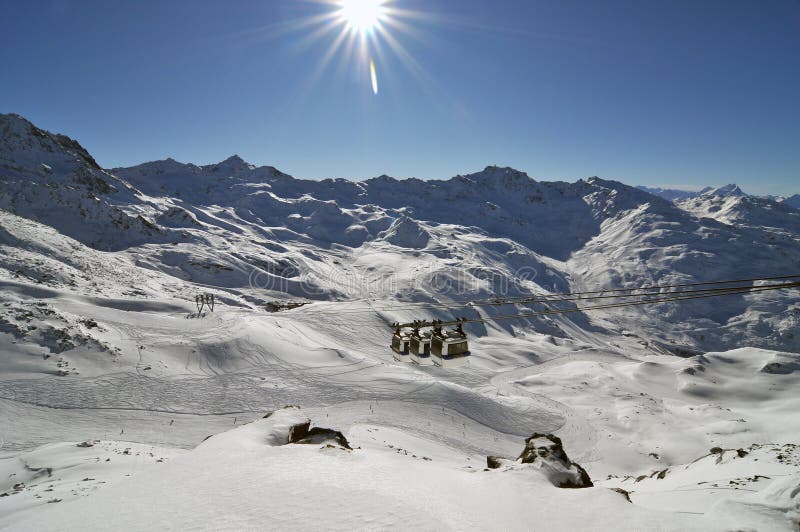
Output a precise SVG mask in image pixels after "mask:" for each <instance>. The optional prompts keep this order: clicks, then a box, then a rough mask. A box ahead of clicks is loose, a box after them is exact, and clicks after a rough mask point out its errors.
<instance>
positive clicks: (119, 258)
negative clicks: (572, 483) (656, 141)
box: [0, 115, 800, 531]
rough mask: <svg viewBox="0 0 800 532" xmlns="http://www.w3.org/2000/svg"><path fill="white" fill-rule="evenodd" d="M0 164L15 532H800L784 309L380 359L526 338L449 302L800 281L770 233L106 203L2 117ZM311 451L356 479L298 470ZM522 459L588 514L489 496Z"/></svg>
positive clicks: (302, 208) (232, 164)
mask: <svg viewBox="0 0 800 532" xmlns="http://www.w3.org/2000/svg"><path fill="white" fill-rule="evenodd" d="M0 140H1V142H0V185H2V186H0V529H8V530H37V531H38V530H56V529H57V530H91V529H107V528H109V527H113V528H115V529H119V530H153V529H176V530H183V529H208V530H220V529H228V530H238V529H288V528H292V529H334V530H352V529H387V528H390V529H391V528H393V529H420V530H447V529H453V530H467V529H476V530H477V529H480V530H530V529H543V530H796V529H797V527H798V526H800V506H799V505H800V449H798V447H797V445H798V444H800V441H798V440H800V416H798V415H797V412H798V411H800V394H798V393H797V391H798V390H800V355H799V354H798V353H800V336H798V335H797V330H798V328H797V325H798V321H800V303H798V293H797V291H794V292H792V291H785V292H783V291H781V292H765V293H759V294H755V293H754V294H747V295H739V296H732V297H726V298H721V299H716V300H700V301H688V302H681V303H667V304H661V305H657V306H652V307H631V308H626V309H610V310H606V311H602V312H596V313H575V314H565V315H553V316H549V317H547V316H540V317H536V318H517V319H512V320H504V321H497V322H487V323H486V324H483V325H481V324H470V325H468V326H467V327H466V330H467V332H468V333H469V334H470V347H471V350H472V353H473V356H472V357H471V359H470V362H469V364H468V365H466V366H464V367H461V368H457V369H446V368H438V367H419V366H415V365H410V364H400V363H396V362H394V361H393V360H392V357H391V352H390V349H389V343H390V336H391V328H390V327H389V325H390V324H391V323H392V322H395V321H401V322H403V321H410V320H414V319H418V318H427V319H431V318H442V319H452V318H454V317H460V316H468V317H478V316H500V315H507V314H514V313H518V312H530V311H531V310H541V307H529V306H521V305H505V306H498V307H495V306H458V305H463V302H465V301H474V300H483V299H488V298H492V297H497V296H498V295H504V296H508V297H513V296H516V295H524V294H530V293H537V294H548V293H565V292H570V291H576V290H595V289H598V288H615V287H632V286H643V285H650V284H659V283H661V284H664V283H673V282H674V283H682V282H697V281H707V280H712V279H725V278H738V277H748V276H764V275H770V274H796V273H800V272H799V271H794V270H795V269H796V268H797V265H798V264H800V260H798V259H800V234H799V233H798V231H800V228H799V227H798V223H797V216H798V213H800V211H796V210H795V209H793V208H791V207H790V206H788V205H789V204H788V203H786V202H784V203H777V202H774V201H772V200H768V199H763V198H751V197H749V196H746V195H740V194H738V193H737V194H733V193H732V190H733V189H730V190H728V189H726V191H718V193H709V192H708V191H706V193H705V194H702V195H698V196H696V197H690V198H686V199H680V200H679V201H677V203H671V202H668V201H665V200H662V199H660V198H657V197H655V196H652V195H650V194H648V193H646V192H644V191H641V190H636V189H634V188H632V187H628V186H626V185H623V184H621V183H615V182H610V181H604V180H600V179H597V178H593V179H589V180H586V181H583V180H581V181H578V182H576V183H546V182H539V181H534V180H532V179H530V178H529V177H528V176H527V175H525V174H522V173H520V172H516V171H514V170H511V169H502V168H493V167H492V168H487V169H486V170H485V171H483V172H480V173H478V174H473V175H471V176H459V177H456V178H453V179H452V180H448V181H421V180H406V181H402V182H401V181H396V180H393V179H391V178H388V177H385V176H384V177H381V178H376V179H373V180H368V181H366V182H360V183H356V182H351V181H346V180H326V181H322V182H310V181H303V180H298V179H294V178H292V177H290V176H287V175H285V174H283V173H281V172H279V171H278V170H276V169H274V168H270V167H264V168H256V167H253V166H252V165H248V164H247V163H245V162H244V161H242V160H241V159H239V158H236V157H233V158H231V159H228V160H227V161H223V162H222V163H219V164H217V165H209V166H204V167H200V166H195V165H191V164H182V163H178V162H176V161H172V160H167V161H158V162H154V163H147V164H145V165H140V166H138V167H134V168H129V169H114V170H112V171H107V170H103V169H101V168H99V166H97V165H96V163H94V160H93V159H92V158H91V155H89V153H88V152H86V150H84V149H83V148H82V147H80V146H79V145H77V143H75V142H74V141H72V140H70V139H68V138H67V137H63V136H56V135H51V134H49V133H47V132H43V131H42V130H39V129H37V128H35V126H33V125H32V124H30V123H28V122H27V121H25V120H24V119H22V118H20V117H16V116H14V115H0ZM712 192H713V191H712ZM723 192H724V194H723ZM201 292H207V293H211V294H214V296H215V299H216V302H217V303H216V306H215V309H214V312H209V311H208V310H205V311H204V312H203V313H202V314H198V312H197V308H196V307H195V302H194V297H195V295H197V294H198V293H201ZM276 302H277V303H280V304H285V303H290V302H303V303H306V304H305V305H304V306H301V307H298V308H292V309H290V310H283V311H280V312H269V311H268V308H270V307H269V304H270V303H276ZM459 302H461V303H459ZM423 303H424V304H439V303H444V304H446V305H444V306H443V307H438V308H426V309H420V308H418V307H417V305H420V304H423ZM286 405H299V406H301V407H302V410H300V409H297V408H289V409H285V408H284V407H285V406H286ZM268 412H275V413H274V414H273V415H272V416H270V417H269V418H267V419H264V415H265V414H267V413H268ZM304 419H310V420H311V423H312V426H316V427H327V428H332V429H336V430H340V431H342V433H343V434H344V435H345V436H346V437H347V439H348V441H349V444H350V446H351V447H352V450H347V449H343V448H341V447H339V446H337V445H333V446H328V445H327V444H326V443H317V444H311V445H303V444H288V445H286V444H285V442H286V439H287V434H288V430H289V427H290V426H291V425H292V424H293V423H296V422H298V421H302V420H304ZM534 432H539V433H553V434H555V435H557V436H559V437H560V438H561V439H562V441H563V445H564V449H565V450H566V452H567V453H568V455H569V458H570V459H571V460H573V461H574V462H576V463H578V464H580V465H581V466H583V467H584V468H585V469H586V471H587V472H588V474H589V476H590V477H591V479H592V480H593V481H594V487H592V488H585V489H561V488H557V487H555V486H554V485H552V484H551V483H550V481H548V479H547V477H546V475H544V474H543V472H542V471H541V470H540V469H537V468H536V467H533V464H516V465H514V466H509V467H503V468H500V469H492V470H487V468H486V465H487V462H486V457H487V456H488V455H495V456H500V457H505V458H509V459H515V458H516V457H517V456H519V454H520V453H521V451H522V449H523V447H524V444H525V438H526V437H528V436H530V435H531V434H532V433H534ZM209 436H211V437H210V438H208V437H209ZM207 438H208V439H207ZM614 489H622V490H625V491H627V492H628V494H629V498H630V502H629V501H628V499H626V497H625V496H624V495H623V494H622V493H621V492H618V491H615V490H614Z"/></svg>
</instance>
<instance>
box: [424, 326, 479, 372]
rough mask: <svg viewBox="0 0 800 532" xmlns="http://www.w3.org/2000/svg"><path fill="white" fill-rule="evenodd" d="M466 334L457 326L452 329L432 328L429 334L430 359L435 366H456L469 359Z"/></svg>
mask: <svg viewBox="0 0 800 532" xmlns="http://www.w3.org/2000/svg"><path fill="white" fill-rule="evenodd" d="M469 356H470V352H469V344H468V343H467V335H466V333H464V331H462V330H461V328H460V327H459V328H458V329H456V330H454V331H442V330H438V331H437V330H434V332H433V334H432V336H431V360H433V363H434V364H436V365H437V366H441V367H446V368H449V367H458V366H462V365H464V364H466V363H467V360H468V359H469Z"/></svg>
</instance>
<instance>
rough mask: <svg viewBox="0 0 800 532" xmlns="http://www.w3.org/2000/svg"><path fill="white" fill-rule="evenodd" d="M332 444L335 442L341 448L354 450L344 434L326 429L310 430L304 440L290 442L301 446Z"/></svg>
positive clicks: (315, 428)
mask: <svg viewBox="0 0 800 532" xmlns="http://www.w3.org/2000/svg"><path fill="white" fill-rule="evenodd" d="M292 428H294V427H292ZM306 428H307V427H306ZM330 442H334V443H336V444H337V445H339V446H340V447H344V448H345V449H349V450H352V447H350V443H349V442H348V441H347V438H345V437H344V434H342V433H341V432H339V431H338V430H333V429H325V428H322V427H314V428H312V429H311V430H309V431H308V432H307V434H306V435H305V436H304V437H303V438H301V439H298V440H295V441H291V440H290V441H289V443H300V444H311V445H313V444H320V443H330Z"/></svg>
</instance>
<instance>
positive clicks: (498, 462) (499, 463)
mask: <svg viewBox="0 0 800 532" xmlns="http://www.w3.org/2000/svg"><path fill="white" fill-rule="evenodd" d="M506 463H508V460H506V459H505V458H500V457H499V456H487V457H486V467H488V468H489V469H500V468H501V467H503V465H505V464H506Z"/></svg>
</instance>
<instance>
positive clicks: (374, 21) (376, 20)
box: [339, 0, 386, 35]
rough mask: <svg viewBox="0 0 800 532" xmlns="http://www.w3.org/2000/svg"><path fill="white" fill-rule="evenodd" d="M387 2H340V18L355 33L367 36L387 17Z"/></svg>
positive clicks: (372, 0) (341, 0)
mask: <svg viewBox="0 0 800 532" xmlns="http://www.w3.org/2000/svg"><path fill="white" fill-rule="evenodd" d="M384 4H386V0H340V1H339V16H340V17H341V19H342V20H343V21H344V22H345V24H347V27H348V29H350V30H351V31H353V32H356V33H360V34H361V35H366V34H367V33H369V32H371V31H372V30H373V29H375V28H376V27H377V26H378V25H380V23H381V20H383V18H384V17H385V16H386V6H385V5H384Z"/></svg>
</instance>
